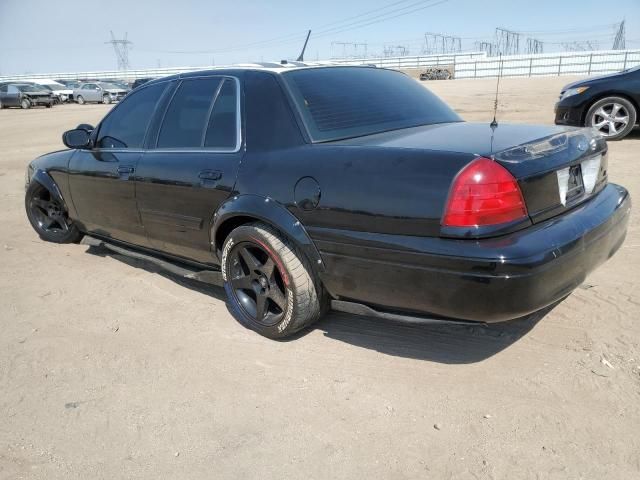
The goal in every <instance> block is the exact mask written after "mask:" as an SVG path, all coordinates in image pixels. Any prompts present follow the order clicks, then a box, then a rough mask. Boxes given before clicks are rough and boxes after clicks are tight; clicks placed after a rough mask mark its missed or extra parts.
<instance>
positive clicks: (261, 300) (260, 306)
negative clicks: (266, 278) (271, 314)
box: [256, 293, 268, 322]
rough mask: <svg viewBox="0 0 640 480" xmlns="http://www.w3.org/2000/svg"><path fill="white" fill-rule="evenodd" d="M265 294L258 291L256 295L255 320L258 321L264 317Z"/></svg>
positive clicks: (265, 307) (265, 310) (265, 308)
mask: <svg viewBox="0 0 640 480" xmlns="http://www.w3.org/2000/svg"><path fill="white" fill-rule="evenodd" d="M267 300H268V298H267V296H266V295H265V294H264V293H259V294H258V295H257V296H256V320H258V321H259V322H260V321H262V320H263V319H264V316H265V314H266V313H267Z"/></svg>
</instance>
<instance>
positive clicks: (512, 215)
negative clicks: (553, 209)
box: [442, 157, 527, 227]
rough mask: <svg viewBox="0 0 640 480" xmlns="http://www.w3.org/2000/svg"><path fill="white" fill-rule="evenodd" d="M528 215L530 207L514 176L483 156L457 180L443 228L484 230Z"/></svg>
mask: <svg viewBox="0 0 640 480" xmlns="http://www.w3.org/2000/svg"><path fill="white" fill-rule="evenodd" d="M526 216H527V207H526V206H525V204H524V198H522V192H521V191H520V187H519V186H518V182H517V181H516V179H515V178H514V177H513V175H511V174H510V173H509V172H508V171H507V170H506V169H505V168H504V167H502V166H501V165H499V164H498V163H496V162H494V161H493V160H489V159H488V158H483V157H480V158H477V159H476V160H474V161H473V162H471V163H470V164H469V165H467V166H466V167H464V168H463V169H462V170H461V171H460V173H458V175H457V176H456V178H455V179H454V180H453V185H452V186H451V190H450V191H449V198H448V199H447V205H446V208H445V211H444V216H443V217H442V225H444V226H447V227H474V226H479V227H481V226H485V225H497V224H501V223H508V222H513V221H515V220H519V219H521V218H523V217H526Z"/></svg>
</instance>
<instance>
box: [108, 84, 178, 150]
mask: <svg viewBox="0 0 640 480" xmlns="http://www.w3.org/2000/svg"><path fill="white" fill-rule="evenodd" d="M166 86H167V83H159V84H155V85H151V86H149V87H146V88H141V89H140V90H136V91H135V92H133V93H132V94H131V95H127V97H126V98H125V99H124V100H122V102H121V103H120V104H119V105H118V106H117V107H116V108H115V109H114V110H113V112H112V113H111V114H109V116H107V118H105V119H104V121H103V122H102V125H101V126H100V131H99V133H98V141H97V144H96V145H97V147H98V148H142V144H143V142H144V136H145V133H146V131H147V127H148V126H149V122H150V121H151V117H152V116H153V112H154V111H155V108H156V105H157V103H158V101H159V100H160V97H161V96H162V93H163V92H164V90H165V88H166Z"/></svg>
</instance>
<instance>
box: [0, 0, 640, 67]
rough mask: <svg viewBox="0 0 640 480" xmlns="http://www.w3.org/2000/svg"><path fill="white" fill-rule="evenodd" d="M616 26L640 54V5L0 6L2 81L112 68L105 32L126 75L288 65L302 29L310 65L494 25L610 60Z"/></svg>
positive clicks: (125, 1) (196, 1)
mask: <svg viewBox="0 0 640 480" xmlns="http://www.w3.org/2000/svg"><path fill="white" fill-rule="evenodd" d="M623 18H625V19H626V32H627V33H626V38H627V48H640V0H617V1H616V2H604V1H602V0H528V1H520V0H513V1H509V0H404V1H403V0H366V1H365V0H350V1H345V0H324V1H308V0H271V1H265V2H260V1H257V0H240V1H239V0H236V1H233V2H232V1H217V0H216V1H214V0H208V1H207V0H170V1H166V0H156V1H151V0H107V1H103V0H72V1H68V0H0V74H17V73H30V72H31V73H44V72H66V71H82V70H85V71H88V70H108V69H115V68H116V66H117V63H116V57H115V54H114V52H113V49H112V47H111V45H109V44H105V43H104V42H106V41H108V40H109V39H110V33H109V31H110V30H113V32H114V34H115V35H116V37H118V38H121V37H122V36H123V35H124V33H125V32H128V38H129V40H131V41H132V42H133V46H132V48H131V50H130V53H129V62H130V64H131V68H152V67H157V66H162V67H168V66H173V67H178V66H201V65H211V64H212V63H215V64H217V65H220V64H228V63H234V62H247V61H260V60H264V61H267V60H280V59H282V58H295V57H296V56H297V55H298V53H299V51H300V49H301V47H302V43H303V41H304V35H305V33H306V32H305V31H306V29H308V28H310V29H312V31H313V32H312V34H311V40H310V41H309V46H308V48H307V55H306V59H308V60H312V59H316V58H320V59H327V58H330V57H331V56H332V55H342V54H345V53H346V54H352V55H353V54H360V53H364V46H363V45H359V46H357V47H355V46H342V45H338V44H337V43H336V42H351V43H367V47H366V51H367V54H368V55H370V56H371V55H374V54H376V53H377V54H382V52H383V51H384V50H385V48H386V49H389V48H390V47H397V46H403V47H404V48H407V49H408V50H409V53H411V54H419V53H420V50H421V48H422V47H423V46H424V33H425V32H438V33H446V34H449V35H455V36H459V37H463V48H464V49H465V50H466V49H472V48H473V46H474V42H476V41H480V40H486V41H492V40H494V31H495V27H497V26H501V27H505V28H508V29H511V30H515V31H522V32H527V33H526V36H533V37H536V38H539V39H540V40H543V41H545V47H544V48H545V51H557V50H559V49H560V48H561V46H560V44H561V43H563V42H569V41H571V42H573V41H581V42H584V41H591V42H592V43H596V44H597V45H598V46H599V47H600V48H602V49H605V48H611V45H612V44H613V37H614V24H616V23H618V22H620V21H621V20H622V19H623ZM523 42H526V40H523ZM399 50H400V49H396V51H399Z"/></svg>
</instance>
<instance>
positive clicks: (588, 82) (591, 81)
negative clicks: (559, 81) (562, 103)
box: [562, 72, 628, 92]
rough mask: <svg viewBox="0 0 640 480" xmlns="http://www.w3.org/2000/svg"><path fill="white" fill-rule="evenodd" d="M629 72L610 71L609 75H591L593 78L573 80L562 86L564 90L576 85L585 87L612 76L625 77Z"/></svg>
mask: <svg viewBox="0 0 640 480" xmlns="http://www.w3.org/2000/svg"><path fill="white" fill-rule="evenodd" d="M627 73H628V72H618V73H610V74H609V75H600V76H598V77H591V78H587V79H584V80H578V81H576V82H572V83H568V84H567V85H565V86H564V87H562V91H563V92H564V91H566V90H568V89H570V88H575V87H585V86H588V85H594V84H596V83H600V82H602V81H608V80H611V79H612V78H619V77H623V76H625V75H626V74H627Z"/></svg>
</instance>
